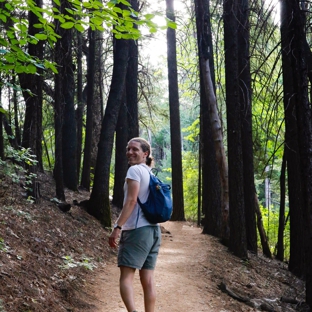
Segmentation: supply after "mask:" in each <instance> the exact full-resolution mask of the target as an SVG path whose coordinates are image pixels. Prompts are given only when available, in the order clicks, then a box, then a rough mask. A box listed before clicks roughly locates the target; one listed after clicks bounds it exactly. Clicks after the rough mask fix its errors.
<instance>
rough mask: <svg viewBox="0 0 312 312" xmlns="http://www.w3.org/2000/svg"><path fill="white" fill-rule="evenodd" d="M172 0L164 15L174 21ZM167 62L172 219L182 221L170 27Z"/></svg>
mask: <svg viewBox="0 0 312 312" xmlns="http://www.w3.org/2000/svg"><path fill="white" fill-rule="evenodd" d="M173 1H174V0H166V16H167V18H168V19H170V20H172V21H175V16H174V8H173ZM167 63H168V83H169V107H170V139H171V167H172V198H173V212H172V216H171V220H172V221H183V220H185V216H184V195H183V174H182V152H181V150H182V146H181V126H180V105H179V89H178V71H177V53H176V34H175V30H174V29H172V28H168V29H167Z"/></svg>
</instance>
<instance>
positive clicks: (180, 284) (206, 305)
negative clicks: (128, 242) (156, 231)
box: [93, 222, 247, 312]
mask: <svg viewBox="0 0 312 312" xmlns="http://www.w3.org/2000/svg"><path fill="white" fill-rule="evenodd" d="M164 228H165V229H166V230H167V231H168V232H170V233H163V235H162V246H161V249H160V254H159V257H158V261H157V267H156V271H155V279H156V288H157V304H156V311H162V312H183V311H196V312H199V311H210V312H213V311H216V312H217V311H218V312H220V311H224V312H225V311H226V310H222V309H220V298H218V296H214V295H213V294H212V293H211V287H210V286H209V284H210V283H209V277H208V276H207V268H206V267H205V265H204V264H205V263H207V257H208V251H209V240H208V239H207V237H206V236H205V235H202V234H201V229H200V228H197V227H194V226H192V225H189V224H187V223H179V222H174V223H173V222H167V223H165V224H164ZM203 247H204V248H203ZM208 273H209V272H208ZM118 277H119V269H118V268H117V267H116V258H115V259H112V261H111V262H109V263H107V265H106V267H105V269H104V272H103V274H101V275H99V276H98V277H97V278H95V279H94V287H93V289H95V293H93V296H94V297H96V299H97V300H96V301H97V302H98V303H97V304H96V306H97V307H96V309H95V310H94V312H125V311H126V309H125V307H124V305H123V302H122V300H121V298H120V295H119V288H118V287H119V286H118ZM135 300H136V305H137V310H138V311H140V312H143V311H144V306H143V293H142V290H141V286H140V282H139V277H138V273H136V279H135ZM93 303H94V301H93ZM246 311H247V310H246Z"/></svg>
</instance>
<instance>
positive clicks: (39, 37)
mask: <svg viewBox="0 0 312 312" xmlns="http://www.w3.org/2000/svg"><path fill="white" fill-rule="evenodd" d="M35 37H36V38H37V39H39V40H47V38H48V36H47V35H46V34H42V33H41V34H35Z"/></svg>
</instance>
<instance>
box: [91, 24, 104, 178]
mask: <svg viewBox="0 0 312 312" xmlns="http://www.w3.org/2000/svg"><path fill="white" fill-rule="evenodd" d="M94 34H95V59H94V62H95V68H94V87H93V106H92V112H93V123H92V148H91V176H92V175H94V170H95V166H96V157H97V153H98V143H99V139H100V133H101V124H102V119H103V115H104V114H103V106H104V102H103V94H102V93H103V92H102V86H103V78H102V74H103V71H104V66H103V32H101V31H99V30H96V31H95V32H94Z"/></svg>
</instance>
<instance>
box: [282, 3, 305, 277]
mask: <svg viewBox="0 0 312 312" xmlns="http://www.w3.org/2000/svg"><path fill="white" fill-rule="evenodd" d="M292 21H293V9H292V5H291V1H282V2H281V26H280V31H281V49H282V69H283V102H284V114H285V130H286V133H285V158H286V162H287V179H288V180H287V181H288V183H287V184H288V195H289V214H290V257H289V264H288V268H289V270H290V271H291V272H292V273H294V274H296V275H297V276H299V277H302V276H304V274H305V255H304V244H305V239H306V235H305V233H303V231H302V228H303V198H302V188H301V184H302V182H301V174H300V156H299V145H298V139H299V138H298V128H297V116H296V101H297V99H296V96H295V86H294V84H295V80H294V79H295V76H294V72H293V71H294V68H293V67H292V54H293V51H292V47H291V42H292V40H293V36H294V34H293V33H294V27H295V24H294V23H293V22H292Z"/></svg>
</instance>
